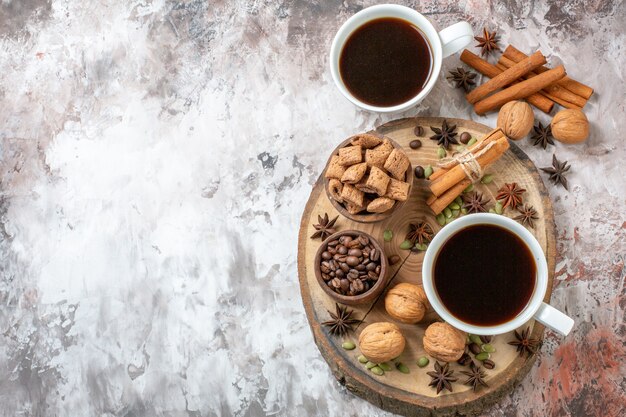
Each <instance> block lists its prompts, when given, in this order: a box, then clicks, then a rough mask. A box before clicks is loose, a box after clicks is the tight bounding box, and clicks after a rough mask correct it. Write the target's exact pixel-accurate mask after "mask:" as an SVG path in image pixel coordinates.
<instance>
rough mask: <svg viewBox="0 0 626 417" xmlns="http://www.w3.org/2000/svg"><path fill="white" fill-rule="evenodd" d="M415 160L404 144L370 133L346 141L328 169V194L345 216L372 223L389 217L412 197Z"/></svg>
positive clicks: (326, 182) (326, 184)
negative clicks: (404, 148)
mask: <svg viewBox="0 0 626 417" xmlns="http://www.w3.org/2000/svg"><path fill="white" fill-rule="evenodd" d="M412 171H413V170H412V168H411V162H410V161H409V158H408V156H407V155H406V154H405V152H404V151H403V150H402V148H401V147H400V145H398V144H397V143H396V142H394V141H392V140H391V139H388V138H384V137H378V136H375V135H372V134H369V133H363V134H359V135H355V136H353V137H351V138H349V139H347V140H345V141H344V142H342V143H341V144H340V145H339V146H338V147H337V148H336V149H335V150H334V151H333V153H332V155H331V157H330V159H329V161H328V164H327V166H326V171H325V172H324V179H325V188H326V194H327V196H328V198H329V200H330V202H331V203H332V204H333V206H334V207H335V208H336V209H337V211H339V213H341V214H342V215H343V216H345V217H347V218H349V219H351V220H354V221H357V222H360V223H370V222H376V221H380V220H383V219H385V218H387V217H389V216H390V215H391V214H392V213H393V212H394V211H395V210H397V209H398V207H400V206H401V205H402V204H403V203H404V202H405V201H406V200H407V199H408V198H409V195H410V192H411V185H412V183H413V177H412Z"/></svg>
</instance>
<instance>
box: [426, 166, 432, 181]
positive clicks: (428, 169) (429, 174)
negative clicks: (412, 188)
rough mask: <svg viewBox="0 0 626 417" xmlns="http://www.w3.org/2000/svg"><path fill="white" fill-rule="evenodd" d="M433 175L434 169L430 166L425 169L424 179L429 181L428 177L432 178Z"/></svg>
mask: <svg viewBox="0 0 626 417" xmlns="http://www.w3.org/2000/svg"><path fill="white" fill-rule="evenodd" d="M431 175H433V167H431V166H430V165H428V166H427V167H426V168H424V178H426V179H428V177H430V176H431Z"/></svg>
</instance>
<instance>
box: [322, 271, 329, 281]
mask: <svg viewBox="0 0 626 417" xmlns="http://www.w3.org/2000/svg"><path fill="white" fill-rule="evenodd" d="M322 279H323V280H324V281H328V280H329V279H330V276H329V275H328V274H325V273H323V272H322Z"/></svg>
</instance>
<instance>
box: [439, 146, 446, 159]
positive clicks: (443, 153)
mask: <svg viewBox="0 0 626 417" xmlns="http://www.w3.org/2000/svg"><path fill="white" fill-rule="evenodd" d="M437 156H438V157H439V159H441V158H444V157H445V156H446V150H445V149H443V148H442V147H439V148H438V149H437Z"/></svg>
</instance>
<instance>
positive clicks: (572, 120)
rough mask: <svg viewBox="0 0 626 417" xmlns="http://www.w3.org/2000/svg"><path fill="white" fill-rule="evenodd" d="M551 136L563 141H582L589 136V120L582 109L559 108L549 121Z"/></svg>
mask: <svg viewBox="0 0 626 417" xmlns="http://www.w3.org/2000/svg"><path fill="white" fill-rule="evenodd" d="M550 127H551V128H552V136H554V139H556V140H558V141H561V142H563V143H579V142H583V141H585V140H586V139H587V137H588V136H589V121H588V120H587V116H585V113H583V112H582V110H578V109H565V110H561V111H560V112H558V113H557V114H555V115H554V117H553V118H552V122H550Z"/></svg>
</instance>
